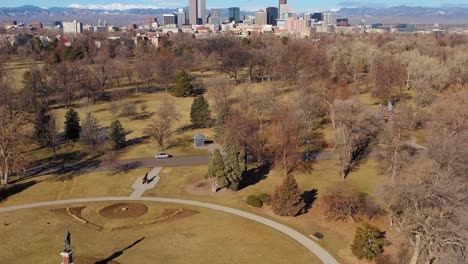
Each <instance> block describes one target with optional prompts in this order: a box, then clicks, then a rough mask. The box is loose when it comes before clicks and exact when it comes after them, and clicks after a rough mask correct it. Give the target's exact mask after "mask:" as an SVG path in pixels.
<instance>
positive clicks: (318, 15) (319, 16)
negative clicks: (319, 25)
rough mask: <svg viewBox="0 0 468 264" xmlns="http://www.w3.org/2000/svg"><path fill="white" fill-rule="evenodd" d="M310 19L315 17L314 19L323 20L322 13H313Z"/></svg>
mask: <svg viewBox="0 0 468 264" xmlns="http://www.w3.org/2000/svg"><path fill="white" fill-rule="evenodd" d="M312 19H315V20H316V21H322V20H323V17H322V13H313V14H312Z"/></svg>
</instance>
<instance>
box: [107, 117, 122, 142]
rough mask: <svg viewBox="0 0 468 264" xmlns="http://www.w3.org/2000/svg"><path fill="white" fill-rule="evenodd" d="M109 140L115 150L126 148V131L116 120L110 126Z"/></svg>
mask: <svg viewBox="0 0 468 264" xmlns="http://www.w3.org/2000/svg"><path fill="white" fill-rule="evenodd" d="M109 140H110V142H111V145H112V148H113V149H119V148H121V147H123V146H125V129H124V128H123V126H122V124H121V123H120V121H119V120H115V121H113V122H112V123H111V124H110V127H109Z"/></svg>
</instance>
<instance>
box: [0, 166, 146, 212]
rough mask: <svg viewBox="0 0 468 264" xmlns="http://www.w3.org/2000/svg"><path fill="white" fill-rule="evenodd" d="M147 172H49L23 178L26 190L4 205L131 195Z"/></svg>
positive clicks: (141, 170)
mask: <svg viewBox="0 0 468 264" xmlns="http://www.w3.org/2000/svg"><path fill="white" fill-rule="evenodd" d="M146 172H148V169H146V168H139V169H134V170H130V171H127V172H122V173H118V174H115V175H114V174H111V173H110V172H108V171H96V172H85V173H76V174H67V175H47V176H42V177H36V178H34V179H30V180H27V181H23V182H21V183H20V185H22V186H25V187H24V188H23V190H22V191H21V192H19V193H17V194H15V195H13V196H10V197H9V198H8V199H7V200H6V201H4V202H2V203H1V205H2V206H9V205H16V204H24V203H33V202H41V201H50V200H63V199H71V198H83V197H98V196H128V195H130V194H131V193H132V192H133V189H132V188H131V186H132V184H133V182H134V181H135V180H136V179H137V178H138V177H140V176H142V175H144V174H145V173H146Z"/></svg>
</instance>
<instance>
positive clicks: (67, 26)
mask: <svg viewBox="0 0 468 264" xmlns="http://www.w3.org/2000/svg"><path fill="white" fill-rule="evenodd" d="M62 25H63V33H64V34H75V35H77V34H81V33H83V24H82V23H80V22H77V21H76V20H73V22H63V23H62ZM106 29H107V28H106Z"/></svg>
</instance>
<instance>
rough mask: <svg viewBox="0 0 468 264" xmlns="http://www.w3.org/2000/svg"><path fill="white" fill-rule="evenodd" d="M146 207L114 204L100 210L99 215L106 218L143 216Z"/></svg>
mask: <svg viewBox="0 0 468 264" xmlns="http://www.w3.org/2000/svg"><path fill="white" fill-rule="evenodd" d="M147 211H148V207H147V206H146V205H144V204H140V203H115V204H112V205H109V206H106V207H104V208H102V209H101V210H100V211H99V214H100V215H102V216H104V217H107V218H114V219H119V218H131V217H139V216H142V215H144V214H145V213H146V212H147Z"/></svg>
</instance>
